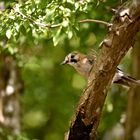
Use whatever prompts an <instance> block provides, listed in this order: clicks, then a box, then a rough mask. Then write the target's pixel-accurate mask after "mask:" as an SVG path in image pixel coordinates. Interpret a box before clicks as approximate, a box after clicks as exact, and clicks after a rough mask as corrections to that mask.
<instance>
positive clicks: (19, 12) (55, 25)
mask: <svg viewBox="0 0 140 140" xmlns="http://www.w3.org/2000/svg"><path fill="white" fill-rule="evenodd" d="M13 10H14V11H15V12H16V13H18V14H19V15H21V16H22V17H23V18H25V19H28V20H29V21H31V22H33V23H34V24H36V25H38V26H40V27H43V28H46V27H47V28H56V27H59V26H60V25H61V24H53V25H51V24H45V23H40V22H38V21H34V20H33V19H32V18H31V17H29V16H27V15H25V14H23V13H22V12H21V11H20V9H19V6H18V5H15V7H13Z"/></svg>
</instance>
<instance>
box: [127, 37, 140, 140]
mask: <svg viewBox="0 0 140 140" xmlns="http://www.w3.org/2000/svg"><path fill="white" fill-rule="evenodd" d="M132 68H133V69H132V73H133V76H134V77H137V78H138V79H140V37H139V38H138V40H137V42H136V45H135V47H134V48H133V53H132ZM125 127H126V133H125V140H140V87H139V86H137V87H135V88H132V89H131V90H130V92H129V94H128V109H127V120H126V126H125Z"/></svg>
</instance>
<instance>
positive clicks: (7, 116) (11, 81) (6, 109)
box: [0, 54, 23, 137]
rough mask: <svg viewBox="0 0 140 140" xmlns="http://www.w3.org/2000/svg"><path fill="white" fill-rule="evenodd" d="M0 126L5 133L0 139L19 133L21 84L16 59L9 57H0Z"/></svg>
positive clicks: (1, 134)
mask: <svg viewBox="0 0 140 140" xmlns="http://www.w3.org/2000/svg"><path fill="white" fill-rule="evenodd" d="M0 60H1V62H0V124H1V125H0V126H1V128H2V129H3V131H4V132H5V133H0V137H5V136H4V135H7V134H11V135H15V134H18V133H19V132H20V100H19V97H20V93H21V92H22V89H23V82H22V81H21V79H20V77H21V76H20V69H19V67H18V65H17V62H16V59H15V58H14V57H13V56H10V55H4V54H3V55H2V54H1V55H0Z"/></svg>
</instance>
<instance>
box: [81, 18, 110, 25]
mask: <svg viewBox="0 0 140 140" xmlns="http://www.w3.org/2000/svg"><path fill="white" fill-rule="evenodd" d="M86 22H94V23H101V24H104V25H107V26H109V25H110V23H108V22H106V21H102V20H96V19H83V20H80V21H79V23H86Z"/></svg>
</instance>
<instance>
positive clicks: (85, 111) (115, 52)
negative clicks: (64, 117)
mask: <svg viewBox="0 0 140 140" xmlns="http://www.w3.org/2000/svg"><path fill="white" fill-rule="evenodd" d="M121 8H122V9H121V11H120V12H121V13H119V14H117V15H115V17H114V20H113V25H112V28H111V30H109V32H108V34H107V36H106V38H105V39H104V41H103V44H102V48H101V49H100V53H99V55H98V58H97V62H96V64H95V66H94V67H93V69H92V71H91V74H90V77H89V79H88V80H89V83H88V85H87V88H86V91H84V93H83V96H82V97H81V99H80V102H79V105H78V107H77V112H76V116H75V119H74V121H73V122H72V124H71V127H70V132H69V135H68V140H95V139H96V135H97V128H98V125H99V121H100V117H101V112H102V108H103V105H104V101H105V98H106V95H107V90H108V87H109V86H110V84H111V81H112V78H113V76H114V74H115V72H116V68H117V66H118V64H119V62H120V61H121V59H122V58H123V57H124V56H125V54H126V53H127V51H128V50H129V48H130V47H131V46H132V45H133V44H134V38H135V35H136V33H137V32H138V31H139V29H140V8H138V7H136V5H135V7H134V5H133V3H131V4H130V5H129V6H127V7H126V6H125V7H121ZM123 8H124V9H123ZM126 9H128V10H126ZM123 10H124V11H123ZM125 11H126V12H127V13H125ZM126 14H127V16H126ZM129 17H131V20H130V19H129ZM122 18H123V19H122ZM120 27H121V28H120ZM106 42H109V43H108V44H106Z"/></svg>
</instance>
